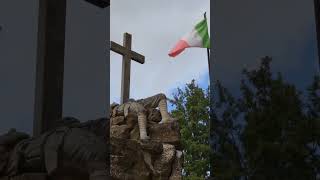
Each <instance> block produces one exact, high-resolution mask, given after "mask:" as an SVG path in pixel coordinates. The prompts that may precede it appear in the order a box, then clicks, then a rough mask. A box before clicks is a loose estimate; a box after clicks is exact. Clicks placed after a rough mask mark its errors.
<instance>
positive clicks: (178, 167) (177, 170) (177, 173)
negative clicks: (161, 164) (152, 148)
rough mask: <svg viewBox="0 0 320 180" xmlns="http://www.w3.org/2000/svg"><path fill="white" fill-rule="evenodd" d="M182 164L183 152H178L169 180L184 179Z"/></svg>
mask: <svg viewBox="0 0 320 180" xmlns="http://www.w3.org/2000/svg"><path fill="white" fill-rule="evenodd" d="M182 163H183V154H182V151H178V150H177V151H176V158H175V159H174V162H173V166H172V172H171V176H170V178H169V180H178V179H179V180H180V179H182V174H181V173H182Z"/></svg>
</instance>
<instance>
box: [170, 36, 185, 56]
mask: <svg viewBox="0 0 320 180" xmlns="http://www.w3.org/2000/svg"><path fill="white" fill-rule="evenodd" d="M187 47H189V44H188V43H187V42H186V41H184V40H180V41H179V42H178V43H177V44H176V46H175V47H174V48H173V49H172V50H171V51H170V52H169V56H170V57H176V56H177V55H178V54H180V53H181V52H182V51H183V50H184V49H185V48H187Z"/></svg>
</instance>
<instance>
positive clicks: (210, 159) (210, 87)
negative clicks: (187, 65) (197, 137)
mask: <svg viewBox="0 0 320 180" xmlns="http://www.w3.org/2000/svg"><path fill="white" fill-rule="evenodd" d="M203 16H204V19H205V20H206V23H207V27H209V26H208V21H207V12H205V13H204V14H203ZM208 31H209V28H208ZM209 41H210V43H211V40H210V36H209ZM207 57H208V68H209V81H210V85H209V106H210V107H209V119H210V120H209V146H210V148H212V144H211V143H212V142H211V138H212V137H211V135H212V133H213V124H214V119H215V118H216V117H215V113H214V110H213V108H214V106H213V89H214V88H213V87H214V86H213V77H212V73H211V72H212V69H211V68H212V67H211V64H210V48H207ZM212 150H213V149H212ZM209 162H210V166H211V167H210V177H213V167H214V163H213V158H212V156H211V155H209Z"/></svg>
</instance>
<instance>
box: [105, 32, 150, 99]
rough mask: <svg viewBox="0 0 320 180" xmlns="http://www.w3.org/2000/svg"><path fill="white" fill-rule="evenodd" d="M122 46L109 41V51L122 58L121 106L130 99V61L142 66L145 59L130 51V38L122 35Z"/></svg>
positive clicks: (126, 34)
mask: <svg viewBox="0 0 320 180" xmlns="http://www.w3.org/2000/svg"><path fill="white" fill-rule="evenodd" d="M123 38H124V41H123V46H121V45H119V44H117V43H115V42H113V41H111V50H112V51H114V52H116V53H118V54H121V55H122V56H123V57H122V80H121V104H123V103H125V102H127V101H128V100H129V97H130V71H131V59H132V60H134V61H136V62H138V63H140V64H143V63H144V59H145V57H144V56H143V55H141V54H138V53H136V52H134V51H132V50H131V43H132V36H131V34H129V33H124V35H123Z"/></svg>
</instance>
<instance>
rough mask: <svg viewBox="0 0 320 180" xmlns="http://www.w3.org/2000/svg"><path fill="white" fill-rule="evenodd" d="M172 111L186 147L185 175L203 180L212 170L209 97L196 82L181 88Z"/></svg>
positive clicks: (185, 176) (176, 95) (183, 144)
mask: <svg viewBox="0 0 320 180" xmlns="http://www.w3.org/2000/svg"><path fill="white" fill-rule="evenodd" d="M173 104H174V105H175V109H174V110H173V111H172V112H171V113H172V115H173V116H174V117H175V118H177V119H178V121H179V124H180V129H181V131H180V132H181V139H182V140H181V141H182V146H183V148H184V165H183V175H184V179H186V180H188V179H189V180H200V179H204V178H205V177H206V176H207V173H208V171H209V158H208V155H209V154H210V147H209V98H208V91H206V90H203V89H201V88H200V87H199V86H198V85H197V84H196V83H195V81H194V80H193V81H192V82H191V83H190V84H187V85H186V87H185V89H184V90H182V89H180V88H178V89H177V93H176V94H175V95H174V101H173Z"/></svg>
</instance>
